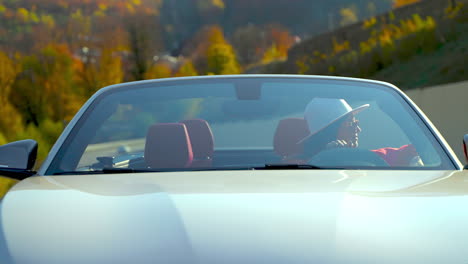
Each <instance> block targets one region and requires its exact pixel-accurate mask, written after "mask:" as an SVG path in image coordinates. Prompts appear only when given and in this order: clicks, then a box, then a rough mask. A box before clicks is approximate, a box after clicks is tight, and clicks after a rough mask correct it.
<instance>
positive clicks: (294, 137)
mask: <svg viewBox="0 0 468 264" xmlns="http://www.w3.org/2000/svg"><path fill="white" fill-rule="evenodd" d="M307 135H309V127H308V126H307V122H306V120H305V119H303V118H293V117H291V118H285V119H283V120H280V122H279V123H278V126H277V128H276V131H275V136H274V138H273V147H274V150H275V152H276V153H277V154H278V155H280V156H281V158H282V160H283V161H284V162H294V163H295V162H303V161H302V160H297V159H295V158H294V157H295V156H297V155H298V154H301V153H302V151H303V147H304V146H303V144H298V142H299V141H300V140H301V139H303V138H305V137H306V136H307Z"/></svg>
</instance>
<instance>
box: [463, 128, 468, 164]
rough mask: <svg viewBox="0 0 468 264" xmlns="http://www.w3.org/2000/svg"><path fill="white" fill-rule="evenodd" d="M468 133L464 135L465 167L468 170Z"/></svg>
mask: <svg viewBox="0 0 468 264" xmlns="http://www.w3.org/2000/svg"><path fill="white" fill-rule="evenodd" d="M467 147H468V134H465V136H464V137H463V153H464V154H465V164H466V165H465V167H464V168H463V169H465V170H468V149H467Z"/></svg>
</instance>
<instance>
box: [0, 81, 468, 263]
mask: <svg viewBox="0 0 468 264" xmlns="http://www.w3.org/2000/svg"><path fill="white" fill-rule="evenodd" d="M467 141H468V137H467V136H465V142H467ZM36 152H37V144H36V142H35V141H34V140H24V141H18V142H13V143H10V144H7V145H3V146H1V147H0V167H1V168H0V175H4V176H8V177H12V178H16V179H20V180H21V181H20V182H19V183H18V184H16V185H15V186H14V187H13V188H12V189H11V190H10V191H9V192H8V193H7V194H6V195H5V197H4V198H3V200H2V202H1V208H0V220H1V223H0V224H1V229H0V262H1V263H8V264H10V263H11V264H13V263H18V264H23V263H34V264H39V263H44V264H45V263H47V264H59V263H60V264H62V263H72V264H73V263H113V264H115V263H168V264H169V263H200V264H204V263H206V264H220V263H228V264H231V263H232V264H233V263H269V264H278V263H288V264H292V263H425V264H426V263H451V264H454V263H460V264H467V263H468V251H467V249H468V210H467V211H465V209H464V208H465V207H466V206H467V205H468V173H467V172H466V171H463V165H462V164H461V163H460V161H458V160H457V158H456V157H455V155H454V153H453V152H452V150H451V149H450V147H449V146H448V145H447V143H446V142H445V141H444V139H443V138H442V137H441V135H440V134H439V133H438V132H437V130H436V128H435V127H434V126H433V125H432V124H431V123H430V121H429V120H428V119H427V118H426V117H425V116H424V114H423V113H422V112H421V111H420V110H419V109H418V107H417V106H416V105H415V104H414V103H413V102H412V101H411V100H410V99H409V98H408V97H407V96H406V95H405V94H404V93H402V92H401V91H400V90H399V89H398V88H396V87H395V86H393V85H391V84H388V83H383V82H377V81H370V80H361V79H352V78H338V77H324V76H300V75H238V76H208V77H187V78H171V79H159V80H149V81H141V82H133V83H123V84H118V85H113V86H109V87H106V88H103V89H101V90H100V91H98V92H97V93H96V94H95V95H94V96H93V97H92V98H91V99H90V100H89V101H88V102H87V103H86V104H85V105H84V106H83V108H82V109H81V110H80V111H79V113H78V114H77V115H76V117H75V118H74V119H73V120H72V121H71V122H70V124H69V125H68V126H67V128H66V129H65V130H64V132H63V134H62V135H61V137H60V138H59V139H58V141H57V143H56V144H55V145H54V147H53V148H52V150H51V152H50V154H49V156H48V157H47V159H46V160H45V162H43V164H42V166H41V168H40V169H39V170H38V171H37V172H33V171H31V169H32V168H33V165H34V162H35V156H36ZM465 153H466V146H465Z"/></svg>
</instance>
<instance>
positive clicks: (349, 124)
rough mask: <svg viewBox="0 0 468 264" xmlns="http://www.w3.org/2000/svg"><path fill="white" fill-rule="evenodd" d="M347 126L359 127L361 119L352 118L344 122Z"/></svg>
mask: <svg viewBox="0 0 468 264" xmlns="http://www.w3.org/2000/svg"><path fill="white" fill-rule="evenodd" d="M343 124H344V125H345V126H346V127H357V126H358V125H359V120H352V121H346V122H343Z"/></svg>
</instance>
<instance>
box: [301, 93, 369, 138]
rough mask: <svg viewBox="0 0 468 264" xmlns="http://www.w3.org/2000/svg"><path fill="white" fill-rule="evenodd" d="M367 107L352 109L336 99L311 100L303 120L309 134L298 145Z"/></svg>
mask: <svg viewBox="0 0 468 264" xmlns="http://www.w3.org/2000/svg"><path fill="white" fill-rule="evenodd" d="M368 107H369V104H364V105H361V106H359V107H356V108H354V109H353V108H352V107H351V106H350V105H349V104H348V103H347V102H346V101H345V100H344V99H338V98H318V97H317V98H314V99H312V101H310V102H309V103H308V104H307V106H306V109H305V111H304V119H305V120H306V121H307V125H308V127H309V131H310V134H309V135H308V136H307V137H305V138H303V139H302V140H300V141H299V142H298V143H302V142H303V141H304V140H306V139H308V138H309V137H311V136H313V135H315V134H317V133H318V132H320V131H322V130H323V129H325V128H327V127H328V126H330V125H331V124H333V123H335V122H336V121H337V120H339V119H341V118H343V117H345V116H348V115H351V114H357V113H359V112H361V111H363V110H364V109H366V108H368Z"/></svg>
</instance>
